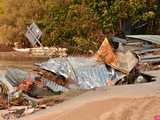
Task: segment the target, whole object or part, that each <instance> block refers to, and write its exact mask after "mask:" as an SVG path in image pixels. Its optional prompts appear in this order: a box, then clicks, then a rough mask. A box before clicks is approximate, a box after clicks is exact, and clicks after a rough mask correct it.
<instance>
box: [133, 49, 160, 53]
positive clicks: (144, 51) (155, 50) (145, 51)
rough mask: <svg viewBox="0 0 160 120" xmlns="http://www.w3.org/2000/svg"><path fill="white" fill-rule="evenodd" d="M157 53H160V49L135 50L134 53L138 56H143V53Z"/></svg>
mask: <svg viewBox="0 0 160 120" xmlns="http://www.w3.org/2000/svg"><path fill="white" fill-rule="evenodd" d="M157 51H160V48H150V49H140V50H135V51H134V52H135V53H136V54H143V53H148V52H157Z"/></svg>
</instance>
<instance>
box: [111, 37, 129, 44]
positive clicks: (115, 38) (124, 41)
mask: <svg viewBox="0 0 160 120" xmlns="http://www.w3.org/2000/svg"><path fill="white" fill-rule="evenodd" d="M112 41H114V42H118V43H127V40H126V39H122V38H118V37H112Z"/></svg>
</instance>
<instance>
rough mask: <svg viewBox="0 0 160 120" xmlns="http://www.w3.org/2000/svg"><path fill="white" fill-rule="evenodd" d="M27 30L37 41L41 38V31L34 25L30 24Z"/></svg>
mask: <svg viewBox="0 0 160 120" xmlns="http://www.w3.org/2000/svg"><path fill="white" fill-rule="evenodd" d="M29 29H30V30H31V31H32V33H33V34H34V36H35V37H36V38H37V39H39V38H40V37H41V36H42V31H41V30H40V29H39V27H38V26H37V25H36V24H35V23H32V24H31V26H30V27H29Z"/></svg>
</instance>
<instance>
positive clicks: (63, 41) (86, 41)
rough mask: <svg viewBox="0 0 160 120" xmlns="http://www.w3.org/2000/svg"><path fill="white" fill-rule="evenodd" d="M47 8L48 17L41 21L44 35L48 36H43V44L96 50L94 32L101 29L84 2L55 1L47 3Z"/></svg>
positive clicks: (96, 38)
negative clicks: (62, 2) (63, 2)
mask: <svg viewBox="0 0 160 120" xmlns="http://www.w3.org/2000/svg"><path fill="white" fill-rule="evenodd" d="M48 8H49V12H48V13H49V15H48V17H47V18H44V19H43V20H42V21H41V23H43V26H44V27H45V33H46V34H45V35H46V36H49V37H48V38H46V37H44V38H43V41H44V44H46V45H49V46H52V45H58V46H62V47H68V48H75V49H79V50H80V49H82V50H85V49H87V50H88V49H94V50H96V49H95V48H97V46H98V45H99V44H98V43H99V42H98V40H99V39H98V36H97V34H95V33H98V32H99V31H101V29H100V27H99V25H98V22H97V20H96V18H95V15H94V13H93V12H92V11H91V10H90V8H89V7H88V6H87V5H86V4H84V3H83V2H82V1H79V2H77V1H76V2H75V1H70V2H69V3H65V4H60V3H57V2H56V3H52V4H49V5H48ZM79 40H80V41H81V40H82V41H81V42H79ZM95 42H96V43H97V44H95ZM93 44H94V45H93ZM80 46H81V48H80ZM84 46H85V47H84ZM82 50H80V51H82Z"/></svg>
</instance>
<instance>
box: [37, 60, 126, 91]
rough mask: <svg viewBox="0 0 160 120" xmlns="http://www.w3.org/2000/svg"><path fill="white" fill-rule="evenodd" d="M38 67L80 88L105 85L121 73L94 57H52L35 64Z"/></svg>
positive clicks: (118, 77)
mask: <svg viewBox="0 0 160 120" xmlns="http://www.w3.org/2000/svg"><path fill="white" fill-rule="evenodd" d="M37 65H39V66H40V68H42V69H45V70H48V71H51V72H53V73H56V74H57V75H62V76H64V77H65V78H67V79H71V80H73V81H74V82H76V83H77V84H78V85H79V86H80V88H85V89H89V88H95V87H103V86H106V81H107V80H111V79H112V80H119V79H120V77H122V76H123V75H122V74H121V73H119V72H117V71H115V70H114V69H112V68H111V69H112V70H111V69H108V68H107V67H106V66H105V64H102V63H99V62H97V61H96V59H95V58H92V57H91V58H86V57H67V58H53V59H50V60H48V61H47V62H44V63H41V64H37Z"/></svg>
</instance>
